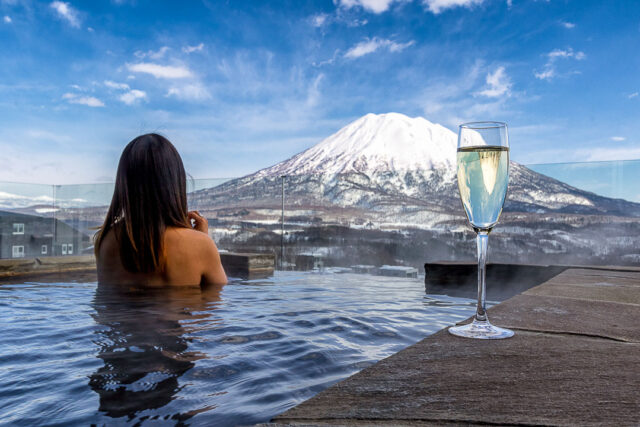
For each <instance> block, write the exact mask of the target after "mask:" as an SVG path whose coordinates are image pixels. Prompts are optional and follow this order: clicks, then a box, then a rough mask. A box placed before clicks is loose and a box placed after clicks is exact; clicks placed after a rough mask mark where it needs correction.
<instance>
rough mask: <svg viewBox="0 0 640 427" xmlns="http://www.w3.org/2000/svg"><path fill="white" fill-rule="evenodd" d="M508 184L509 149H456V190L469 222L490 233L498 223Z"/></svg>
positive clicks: (490, 147)
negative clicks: (458, 192) (458, 191)
mask: <svg viewBox="0 0 640 427" xmlns="http://www.w3.org/2000/svg"><path fill="white" fill-rule="evenodd" d="M508 184H509V148H507V147H497V146H486V145H485V146H476V147H463V148H459V149H458V189H459V190H460V198H461V199H462V204H463V205H464V210H465V212H466V213H467V217H468V218H469V222H470V223H471V225H472V226H473V227H474V229H476V231H478V230H490V229H491V228H493V226H494V225H496V223H497V222H498V218H499V217H500V213H501V212H502V206H503V204H504V199H505V197H506V195H507V186H508Z"/></svg>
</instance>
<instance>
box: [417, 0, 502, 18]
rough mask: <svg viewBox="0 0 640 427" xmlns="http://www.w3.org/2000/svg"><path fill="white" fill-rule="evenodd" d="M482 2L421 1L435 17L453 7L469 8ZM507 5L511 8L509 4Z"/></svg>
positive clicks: (478, 0)
mask: <svg viewBox="0 0 640 427" xmlns="http://www.w3.org/2000/svg"><path fill="white" fill-rule="evenodd" d="M482 2H484V0H422V3H423V4H424V5H425V6H426V7H427V9H429V11H430V12H432V13H434V14H435V15H437V14H438V13H440V12H442V11H443V10H446V9H451V8H454V7H471V6H474V5H477V4H481V3H482ZM507 5H508V6H509V7H511V4H510V2H509V1H508V2H507Z"/></svg>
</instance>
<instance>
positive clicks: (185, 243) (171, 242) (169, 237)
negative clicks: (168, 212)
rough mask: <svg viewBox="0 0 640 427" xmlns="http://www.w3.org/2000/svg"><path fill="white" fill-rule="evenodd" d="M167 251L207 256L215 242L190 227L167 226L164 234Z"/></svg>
mask: <svg viewBox="0 0 640 427" xmlns="http://www.w3.org/2000/svg"><path fill="white" fill-rule="evenodd" d="M165 245H166V247H167V252H168V253H170V252H172V249H173V250H175V249H177V250H178V251H179V252H182V253H185V252H189V253H191V254H201V255H205V256H209V255H210V254H211V252H212V251H215V250H216V247H215V243H213V240H212V239H211V237H209V236H208V235H207V234H205V233H202V232H200V231H197V230H193V229H190V228H177V227H172V228H168V229H167V231H166V234H165Z"/></svg>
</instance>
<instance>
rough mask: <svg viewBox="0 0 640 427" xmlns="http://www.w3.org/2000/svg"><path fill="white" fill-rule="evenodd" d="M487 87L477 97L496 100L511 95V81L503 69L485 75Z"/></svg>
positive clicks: (499, 68)
mask: <svg viewBox="0 0 640 427" xmlns="http://www.w3.org/2000/svg"><path fill="white" fill-rule="evenodd" d="M486 82H487V87H486V89H484V90H481V91H480V92H477V94H478V95H482V96H486V97H488V98H497V97H499V96H502V95H506V96H510V95H511V80H510V79H509V76H507V73H505V71H504V67H498V68H496V70H495V71H494V72H493V73H487V78H486Z"/></svg>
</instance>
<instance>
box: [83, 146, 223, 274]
mask: <svg viewBox="0 0 640 427" xmlns="http://www.w3.org/2000/svg"><path fill="white" fill-rule="evenodd" d="M208 231H209V227H208V223H207V220H206V218H204V217H202V216H201V215H200V214H199V213H198V212H197V211H193V212H188V211H187V186H186V173H185V170H184V165H183V164H182V159H181V158H180V154H178V151H177V150H176V148H175V147H174V146H173V144H171V142H169V140H168V139H166V138H164V137H163V136H161V135H157V134H147V135H141V136H139V137H137V138H135V139H133V140H132V141H131V142H130V143H129V144H127V146H126V147H125V148H124V150H123V152H122V155H121V156H120V162H119V163H118V171H117V172H116V183H115V188H114V192H113V197H112V199H111V205H110V206H109V209H108V211H107V215H106V217H105V220H104V224H103V225H102V227H100V230H99V231H98V232H97V233H96V237H95V254H96V258H97V263H98V281H99V282H100V283H109V284H125V285H144V286H167V285H172V286H183V285H198V284H215V285H222V284H225V283H226V282H227V277H226V275H225V273H224V269H223V268H222V264H221V262H220V255H219V254H218V249H217V248H216V245H215V244H214V243H213V240H211V238H210V237H209V235H208Z"/></svg>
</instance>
